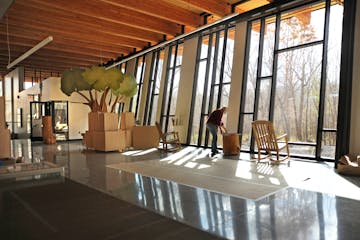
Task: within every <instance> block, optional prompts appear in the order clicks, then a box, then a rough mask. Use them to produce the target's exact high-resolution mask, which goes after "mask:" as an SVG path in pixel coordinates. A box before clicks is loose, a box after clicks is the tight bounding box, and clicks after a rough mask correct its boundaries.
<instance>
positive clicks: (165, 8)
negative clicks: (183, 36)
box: [100, 0, 202, 27]
mask: <svg viewBox="0 0 360 240" xmlns="http://www.w3.org/2000/svg"><path fill="white" fill-rule="evenodd" d="M100 1H102V2H105V3H109V4H111V5H114V6H119V7H123V8H126V9H129V10H133V11H136V12H139V13H142V14H145V15H148V16H152V17H157V18H161V19H164V20H168V21H171V22H174V23H178V24H183V25H189V26H191V27H198V26H200V25H201V24H202V18H201V16H200V15H199V14H196V13H194V12H191V11H189V10H186V9H183V8H178V7H175V6H173V5H169V4H166V3H165V2H162V1H161V0H146V1H134V0H121V1H118V0H100Z"/></svg>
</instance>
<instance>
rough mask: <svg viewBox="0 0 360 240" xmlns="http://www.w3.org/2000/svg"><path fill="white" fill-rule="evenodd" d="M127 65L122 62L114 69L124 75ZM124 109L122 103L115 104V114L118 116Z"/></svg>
mask: <svg viewBox="0 0 360 240" xmlns="http://www.w3.org/2000/svg"><path fill="white" fill-rule="evenodd" d="M127 63H128V62H122V63H120V64H119V65H117V66H116V67H117V68H118V69H119V70H120V71H121V72H122V73H124V74H125V73H126V69H127ZM124 107H125V103H124V102H120V103H117V106H116V107H115V109H116V112H117V114H118V115H120V113H122V112H124Z"/></svg>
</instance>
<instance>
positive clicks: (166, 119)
mask: <svg viewBox="0 0 360 240" xmlns="http://www.w3.org/2000/svg"><path fill="white" fill-rule="evenodd" d="M178 48H179V44H178V43H176V46H175V54H174V65H173V66H174V68H173V71H172V74H171V80H170V91H169V98H168V99H169V100H168V106H167V111H166V115H167V117H166V118H165V132H167V130H168V124H169V116H170V108H171V100H172V99H171V98H172V94H173V87H174V77H175V71H176V68H177V67H175V65H176V59H177V53H178Z"/></svg>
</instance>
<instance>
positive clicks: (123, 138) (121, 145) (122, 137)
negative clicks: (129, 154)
mask: <svg viewBox="0 0 360 240" xmlns="http://www.w3.org/2000/svg"><path fill="white" fill-rule="evenodd" d="M119 133H120V136H119V137H120V138H119V140H118V141H119V151H121V152H122V151H124V150H125V149H126V148H127V147H129V146H127V145H126V131H125V130H120V131H119Z"/></svg>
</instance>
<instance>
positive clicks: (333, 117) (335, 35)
mask: <svg viewBox="0 0 360 240" xmlns="http://www.w3.org/2000/svg"><path fill="white" fill-rule="evenodd" d="M343 9H344V7H343V6H342V5H339V4H336V5H333V6H331V9H330V25H329V45H328V61H327V71H326V92H325V111H324V128H332V129H336V127H337V114H338V101H339V83H340V61H341V37H342V34H341V33H342V20H343Z"/></svg>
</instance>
